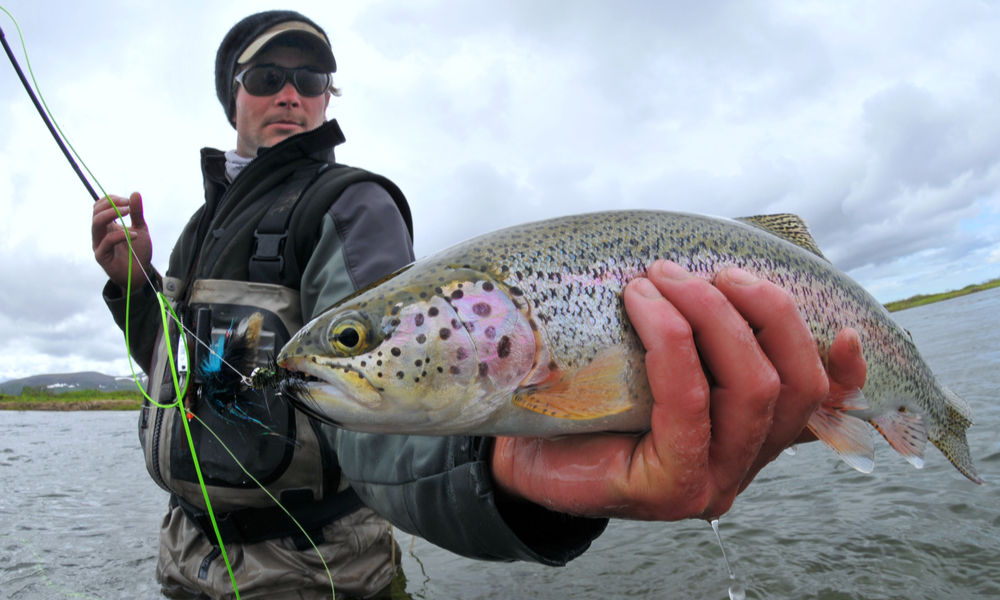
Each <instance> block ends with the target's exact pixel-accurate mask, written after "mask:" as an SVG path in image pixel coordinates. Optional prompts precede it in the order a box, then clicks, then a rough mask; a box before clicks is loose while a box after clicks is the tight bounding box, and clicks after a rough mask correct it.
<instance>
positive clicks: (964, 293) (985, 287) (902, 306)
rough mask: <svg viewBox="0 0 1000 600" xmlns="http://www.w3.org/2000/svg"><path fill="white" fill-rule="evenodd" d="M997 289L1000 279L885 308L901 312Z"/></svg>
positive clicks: (910, 299) (913, 298)
mask: <svg viewBox="0 0 1000 600" xmlns="http://www.w3.org/2000/svg"><path fill="white" fill-rule="evenodd" d="M995 287H1000V278H997V279H991V280H989V281H987V282H985V283H976V284H973V285H967V286H965V287H964V288H962V289H960V290H952V291H950V292H941V293H940V294H918V295H916V296H911V297H909V298H907V299H905V300H896V301H895V302H889V303H887V304H885V308H886V309H887V310H888V311H889V312H896V311H899V310H906V309H907V308H914V307H917V306H923V305H925V304H933V303H935V302H940V301H942V300H950V299H952V298H958V297H959V296H968V295H969V294H975V293H976V292H982V291H984V290H989V289H992V288H995Z"/></svg>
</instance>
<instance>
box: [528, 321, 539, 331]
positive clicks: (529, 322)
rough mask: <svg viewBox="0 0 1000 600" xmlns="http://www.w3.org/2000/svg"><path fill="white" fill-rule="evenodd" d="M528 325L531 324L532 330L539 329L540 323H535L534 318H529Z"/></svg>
mask: <svg viewBox="0 0 1000 600" xmlns="http://www.w3.org/2000/svg"><path fill="white" fill-rule="evenodd" d="M528 325H530V326H531V330H532V331H538V324H537V323H535V320H534V319H528Z"/></svg>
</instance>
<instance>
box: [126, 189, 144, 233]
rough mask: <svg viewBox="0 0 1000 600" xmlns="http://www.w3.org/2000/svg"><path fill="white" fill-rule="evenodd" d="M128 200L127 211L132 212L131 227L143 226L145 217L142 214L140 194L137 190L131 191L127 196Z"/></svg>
mask: <svg viewBox="0 0 1000 600" xmlns="http://www.w3.org/2000/svg"><path fill="white" fill-rule="evenodd" d="M128 200H129V212H130V213H131V214H132V227H135V228H137V229H143V228H145V227H146V218H145V217H144V216H143V214H142V196H141V195H140V194H139V192H132V195H131V196H129V199H128ZM123 214H124V213H123Z"/></svg>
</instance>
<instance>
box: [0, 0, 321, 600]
mask: <svg viewBox="0 0 1000 600" xmlns="http://www.w3.org/2000/svg"><path fill="white" fill-rule="evenodd" d="M0 10H2V11H3V12H4V13H6V14H7V16H8V17H10V20H11V21H12V22H13V23H14V27H15V28H16V29H17V35H18V38H19V40H20V42H21V50H22V51H23V52H24V60H25V64H26V65H27V67H28V73H29V74H30V76H31V82H32V84H33V85H34V88H35V91H36V92H37V94H38V97H39V99H40V100H41V102H42V106H44V107H45V112H46V113H47V114H48V117H49V119H51V121H52V123H53V125H54V126H55V128H56V130H57V131H58V132H59V135H61V136H62V138H63V140H64V141H65V142H66V145H67V146H69V148H70V150H71V151H72V153H73V156H74V157H76V160H77V161H79V162H80V164H81V165H83V168H84V170H86V172H87V174H88V175H89V176H90V178H91V179H92V180H93V181H94V183H95V184H96V185H97V188H98V189H99V190H100V191H101V194H102V197H103V198H105V199H107V200H108V201H109V203H110V204H111V208H112V209H114V211H115V214H117V215H118V220H119V221H120V222H121V226H122V228H123V230H124V231H125V243H126V244H127V245H128V249H129V254H128V282H127V284H126V289H125V349H126V352H127V355H128V359H129V360H128V363H129V369H131V371H132V379H133V380H134V381H135V384H136V387H137V388H139V391H140V392H142V395H143V396H144V397H145V398H146V400H147V401H149V403H150V404H153V405H155V406H157V407H159V408H161V409H164V410H168V409H171V408H176V409H177V410H179V411H181V413H182V415H183V417H186V418H181V422H182V423H183V424H184V434H185V435H186V437H187V441H188V447H189V449H190V451H191V458H192V462H193V463H194V468H195V473H196V474H197V476H198V484H199V485H200V486H201V491H202V497H203V498H204V500H205V506H206V509H207V512H208V516H209V518H210V520H211V522H212V529H213V530H214V532H215V538H216V541H217V542H218V544H219V549H220V551H221V554H222V558H223V560H225V563H226V570H227V571H228V573H229V580H230V582H231V583H232V584H233V591H234V592H235V594H236V598H237V600H239V598H240V591H239V589H238V587H237V585H236V576H235V575H234V574H233V567H232V564H230V561H229V555H228V552H226V548H225V545H224V544H223V542H222V535H221V534H220V533H219V526H218V523H217V522H216V519H215V512H214V511H213V510H212V501H211V499H210V498H209V496H208V487H207V486H206V485H205V480H204V478H203V476H202V473H201V466H200V464H199V462H198V455H197V453H196V452H195V445H194V438H193V437H192V435H191V429H190V425H189V424H188V421H189V420H190V419H192V418H197V417H196V416H195V415H194V414H193V413H191V412H188V411H187V410H186V409H185V408H184V407H183V405H182V401H183V398H184V397H185V396H186V394H187V389H188V385H189V383H190V377H185V378H183V384H182V383H181V376H180V375H179V372H178V368H177V364H176V362H175V358H174V356H175V353H174V350H173V348H172V345H171V343H170V328H169V325H170V319H171V318H172V319H173V320H174V322H176V323H177V325H178V326H179V327H180V329H181V330H182V332H186V331H187V329H186V328H185V327H184V324H183V323H182V322H181V319H180V318H179V317H178V316H177V313H176V312H175V311H174V308H173V306H172V305H171V304H170V301H169V300H167V299H166V297H165V296H164V295H163V294H162V292H159V291H157V292H156V299H157V301H158V302H159V305H160V317H161V320H162V322H163V331H164V338H165V341H166V346H167V348H166V349H167V357H168V359H169V363H170V375H171V379H172V383H173V386H174V393H175V397H176V399H175V400H174V402H172V403H170V404H160V403H158V402H157V401H155V400H153V399H152V398H151V397H150V396H149V394H147V393H146V390H145V389H143V387H142V384H141V383H140V381H139V376H138V375H137V374H136V372H135V366H134V364H133V362H132V359H131V356H132V351H131V348H130V347H129V341H128V340H129V337H128V334H129V314H130V313H131V296H132V259H133V257H136V258H137V259H138V257H137V255H136V253H135V250H134V249H133V248H132V240H131V235H130V232H129V229H128V226H127V225H126V224H125V217H124V216H123V215H122V213H121V211H120V210H118V207H117V206H115V203H114V202H111V199H110V197H109V196H108V194H107V192H105V191H104V188H103V187H102V186H101V184H100V182H99V181H98V180H97V177H95V176H94V174H93V173H92V172H91V171H90V169H89V168H88V167H87V164H86V163H85V162H84V161H83V159H82V158H81V157H80V155H79V154H78V153H77V151H76V148H74V147H73V145H72V144H71V143H70V142H69V138H67V136H66V135H65V134H64V133H63V131H62V129H61V128H60V127H59V124H58V123H57V122H56V120H55V118H54V117H53V116H52V111H51V110H49V107H48V104H46V103H45V97H44V96H43V95H42V92H41V88H39V86H38V82H37V81H36V80H35V74H34V71H33V70H32V68H31V60H30V59H29V58H28V48H27V46H26V45H25V42H24V35H23V34H22V33H21V27H20V26H19V25H18V23H17V20H16V19H15V18H14V15H12V14H11V13H10V11H8V10H7V9H6V8H4V7H3V6H0ZM139 270H140V271H141V272H142V274H143V277H145V279H146V282H147V283H149V284H150V285H151V286H152V281H151V280H150V277H149V274H148V273H146V271H145V269H143V267H142V265H141V264H140V265H139ZM180 338H181V341H182V343H183V347H184V354H185V357H186V359H187V364H188V365H189V367H188V368H191V367H190V365H191V352H190V349H189V347H188V342H187V336H186V335H181V336H180ZM198 341H199V342H200V340H198ZM208 348H209V351H210V352H212V353H213V354H215V351H214V349H212V348H211V347H210V346H209V347H208ZM219 358H220V359H221V358H222V357H219ZM223 362H225V361H223ZM225 364H226V366H228V367H229V368H231V369H233V370H234V371H235V370H236V369H235V368H234V367H232V365H229V364H228V363H225ZM237 372H238V371H237ZM240 375H241V376H243V375H242V373H240ZM244 380H245V381H246V377H244ZM198 420H199V422H201V424H202V425H203V426H204V427H205V429H206V430H207V431H209V432H210V433H211V434H212V435H213V436H214V437H215V438H216V440H218V441H219V443H220V444H222V440H221V439H219V436H218V435H216V433H215V432H214V431H212V430H211V429H210V428H209V427H208V426H207V425H205V423H204V421H201V419H198ZM222 447H223V448H224V449H225V450H226V452H228V453H229V455H230V456H232V458H233V460H234V461H236V464H237V465H239V467H240V469H242V470H243V472H244V473H246V474H247V475H248V476H250V478H251V479H253V481H254V483H256V484H257V485H258V486H259V487H260V488H261V489H262V490H264V492H265V493H266V494H267V495H268V496H269V497H270V498H271V499H272V500H274V503H275V504H276V505H277V506H278V507H280V508H281V510H283V511H284V512H285V513H286V514H288V516H289V517H290V518H291V519H292V521H293V522H294V523H295V524H296V526H298V528H299V529H300V530H302V533H303V534H305V536H306V538H307V539H309V543H310V544H312V546H313V549H314V550H315V551H316V554H317V555H319V558H320V561H321V562H322V563H323V567H324V568H325V569H326V574H327V577H328V578H329V580H330V589H331V592H334V594H335V590H334V586H333V576H332V575H331V574H330V569H329V567H328V566H327V565H326V561H325V560H324V559H323V555H322V554H321V553H320V551H319V548H317V547H316V544H315V543H314V542H313V541H312V536H310V535H308V533H307V532H306V531H305V529H304V528H303V527H302V525H300V524H299V522H298V521H297V520H296V519H295V517H293V516H292V514H291V513H290V512H289V511H288V510H287V509H286V508H285V507H284V506H282V505H281V503H280V502H278V500H277V499H276V498H275V497H274V495H272V494H271V493H270V492H269V491H268V490H267V489H265V488H264V486H263V485H261V483H260V482H259V481H257V479H255V478H254V477H253V476H251V475H250V473H249V472H247V469H246V468H245V467H244V466H243V464H242V463H240V462H239V460H237V459H236V457H235V456H234V455H233V453H232V452H231V451H230V450H229V448H227V447H226V446H225V444H222Z"/></svg>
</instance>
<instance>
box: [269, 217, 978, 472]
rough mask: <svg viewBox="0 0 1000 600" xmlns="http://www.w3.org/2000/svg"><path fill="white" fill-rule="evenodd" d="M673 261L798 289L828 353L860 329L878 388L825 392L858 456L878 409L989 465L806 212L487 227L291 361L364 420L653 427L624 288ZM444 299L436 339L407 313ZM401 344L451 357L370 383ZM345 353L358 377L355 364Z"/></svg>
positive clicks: (384, 287)
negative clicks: (353, 332)
mask: <svg viewBox="0 0 1000 600" xmlns="http://www.w3.org/2000/svg"><path fill="white" fill-rule="evenodd" d="M657 259H668V260H672V261H674V262H676V263H678V264H680V265H681V266H683V267H685V268H686V269H687V270H689V271H690V272H691V273H693V274H694V275H697V276H699V277H702V278H705V279H708V280H712V279H714V277H715V275H716V274H718V273H719V272H720V271H721V270H722V269H724V268H726V267H730V266H737V267H740V268H742V269H744V270H745V271H747V272H749V273H751V274H753V275H755V276H757V277H759V278H762V279H767V280H769V281H771V282H773V283H775V284H776V285H778V286H780V287H782V288H784V289H785V290H787V291H788V292H789V293H790V295H791V296H792V298H794V300H795V302H796V305H797V306H798V309H799V311H800V312H801V314H802V316H803V317H804V318H805V320H806V322H807V323H808V325H809V327H810V331H811V332H812V334H813V336H814V338H815V340H816V347H817V349H818V351H819V354H820V356H821V358H822V359H823V360H824V363H825V361H826V358H827V353H828V351H829V348H830V345H831V343H832V342H833V339H834V337H835V336H836V334H837V333H838V332H839V331H840V330H842V329H844V328H845V327H851V328H854V329H855V330H857V332H858V334H859V336H860V338H861V342H862V348H863V353H864V356H865V360H866V361H867V365H868V377H867V381H866V384H865V386H864V388H863V389H862V390H861V391H860V392H859V393H857V394H856V395H855V396H854V397H852V398H851V399H849V400H843V399H841V400H838V402H841V404H840V405H835V404H830V405H827V404H824V408H821V410H820V411H818V413H817V416H815V417H814V420H812V421H810V427H813V428H814V431H817V434H818V435H819V437H820V438H821V439H823V440H824V441H825V442H827V444H828V445H830V446H831V447H833V448H834V449H835V450H836V451H837V452H838V453H839V454H840V455H841V456H842V457H843V458H845V460H847V461H848V462H849V463H850V464H852V465H853V466H855V467H857V468H860V469H862V470H867V469H869V468H870V467H869V464H870V463H872V461H873V457H872V456H869V455H871V454H872V453H873V452H874V449H873V446H872V445H871V441H870V437H871V432H870V428H868V427H867V425H865V423H871V424H872V425H875V426H876V428H877V429H878V430H879V431H880V432H881V433H883V435H885V437H886V438H887V439H888V440H889V441H890V443H891V444H892V445H893V447H894V448H896V450H897V451H899V452H900V453H901V454H903V455H904V456H905V457H907V459H908V460H910V461H911V462H913V463H914V464H918V465H919V464H922V460H923V440H924V439H929V440H931V441H932V442H933V443H934V444H935V445H936V446H937V447H938V448H939V449H941V450H942V452H943V453H944V454H945V455H946V456H947V457H948V459H949V460H950V461H951V462H952V463H953V464H954V465H955V466H956V467H957V468H958V469H959V470H960V471H961V472H962V473H963V474H965V475H966V476H967V477H969V478H970V479H972V480H973V481H980V480H979V478H978V475H977V474H976V471H975V468H974V467H973V466H972V461H971V458H970V457H969V452H968V446H967V443H966V440H965V429H966V428H967V427H968V426H969V425H970V424H971V415H970V411H969V409H968V405H967V404H966V403H965V401H964V400H962V399H961V398H959V397H958V396H956V395H955V394H953V393H952V392H951V391H950V390H948V389H947V388H945V387H944V386H942V385H941V384H940V383H938V382H937V380H936V378H935V377H934V375H933V373H931V371H930V369H929V368H928V366H927V365H926V364H925V363H924V361H923V360H922V359H921V358H920V354H919V352H918V351H917V348H916V346H915V345H914V344H913V342H912V341H911V340H910V338H909V336H908V334H907V333H906V332H905V331H904V330H903V329H902V328H900V327H899V326H898V325H897V324H896V323H895V321H893V320H892V318H891V316H890V315H889V313H888V312H887V311H886V310H885V309H884V308H883V307H882V306H881V304H879V303H878V302H877V301H876V300H875V299H874V298H872V296H871V295H870V294H868V293H867V292H866V291H865V290H864V289H863V288H862V287H861V286H859V285H858V284H857V283H855V282H854V281H853V280H851V279H850V278H849V277H847V276H846V275H844V274H843V273H841V272H840V271H838V270H836V269H835V268H834V267H833V266H832V265H831V264H830V263H829V261H827V260H826V259H825V258H824V257H823V256H822V253H821V252H820V251H819V249H818V247H817V246H816V245H815V242H814V241H813V240H812V238H811V236H809V234H808V229H807V227H806V226H805V224H804V223H803V222H802V221H801V219H798V218H797V217H794V216H793V215H772V216H763V217H750V218H747V219H739V220H731V219H719V218H713V217H705V216H701V215H693V214H685V213H671V212H659V211H614V212H603V213H591V214H585V215H576V216H569V217H562V218H558V219H551V220H548V221H540V222H536V223H529V224H525V225H520V226H516V227H511V228H508V229H504V230H500V231H496V232H493V233H488V234H485V235H483V236H479V237H477V238H473V239H472V240H469V241H467V242H463V243H461V244H458V245H456V246H453V247H451V248H448V249H445V250H443V251H441V252H439V253H437V254H434V255H432V256H429V257H427V258H425V259H422V260H420V261H418V262H416V263H414V264H412V265H410V266H408V267H406V268H404V269H402V270H400V271H399V272H397V273H396V274H394V275H392V276H390V277H389V278H387V279H386V280H383V281H382V282H379V283H378V284H375V285H374V286H373V287H371V288H369V289H367V290H364V291H361V292H359V293H358V294H355V295H354V296H352V297H350V298H348V299H345V300H344V301H343V302H341V303H340V304H339V305H337V306H335V307H334V308H332V309H330V310H329V311H327V312H325V313H324V314H322V315H320V316H319V317H317V318H316V319H315V320H314V321H313V322H311V323H310V324H309V325H307V326H306V327H305V328H304V329H303V330H302V331H301V332H300V333H299V334H297V335H296V336H295V337H294V338H293V339H292V340H291V341H290V342H289V343H288V345H287V346H286V347H285V349H283V351H282V354H281V356H280V357H279V363H281V364H282V365H283V366H285V367H286V368H289V369H291V370H299V371H302V372H305V373H307V374H309V375H312V376H314V377H316V378H318V379H319V380H321V382H318V383H316V384H309V385H307V386H306V389H307V390H308V393H305V394H303V395H302V397H300V398H299V399H298V402H299V403H300V404H301V405H302V406H303V407H305V408H306V409H307V410H309V411H310V412H312V413H314V414H316V415H317V416H319V417H320V418H325V419H327V420H329V421H331V422H336V423H337V424H340V425H342V426H345V427H349V428H357V429H361V430H367V431H384V432H394V433H411V434H429V435H440V434H459V433H461V434H471V433H475V434H489V435H499V434H504V435H548V436H551V435H563V434H566V433H578V432H588V431H641V430H644V429H645V428H648V424H649V415H650V412H651V407H652V395H651V392H650V389H649V384H648V381H647V378H646V373H645V363H644V355H645V351H644V349H643V347H642V344H641V342H640V340H639V338H638V335H637V334H636V332H635V330H634V329H633V328H632V326H631V324H630V322H629V319H628V316H627V314H626V313H625V309H624V303H623V301H622V292H623V290H624V287H625V286H626V285H627V283H628V282H629V281H631V280H632V279H634V278H636V277H640V276H643V275H644V274H645V272H646V269H647V267H648V266H649V265H650V264H652V263H653V262H654V261H655V260H657ZM465 293H475V294H476V295H477V296H476V298H477V300H476V301H477V302H480V303H484V305H488V306H489V307H490V311H506V312H504V314H505V315H507V321H508V322H509V328H510V330H509V332H508V333H507V334H506V335H507V336H508V340H509V342H510V344H512V347H513V348H514V350H515V355H513V356H514V358H508V357H506V356H504V357H501V356H498V354H497V352H496V346H495V344H496V342H495V341H493V340H487V339H486V338H485V337H483V335H482V334H481V330H482V327H484V326H485V322H486V321H485V319H487V318H493V319H495V318H496V315H495V314H493V313H490V314H491V315H492V316H490V317H484V316H481V315H479V314H477V313H476V311H474V310H472V309H471V308H470V306H466V305H463V302H465V303H467V302H468V299H465V300H463V299H462V298H463V296H464V294H465ZM432 303H437V305H439V309H440V310H448V311H451V315H452V316H451V317H450V318H451V319H454V320H455V323H456V324H461V327H454V328H453V331H454V332H455V333H454V334H453V335H450V337H449V338H448V339H441V338H440V336H436V337H435V336H429V338H428V341H427V342H426V346H424V345H421V344H417V343H416V342H415V341H414V340H411V339H408V338H406V339H404V338H402V337H400V336H402V333H401V331H400V330H399V329H398V328H399V327H400V324H399V317H397V316H396V315H399V314H403V313H407V311H409V312H410V313H414V314H415V313H417V312H421V313H426V312H427V310H428V307H429V306H430V305H431V304H432ZM407 314H409V313H407ZM345 323H346V324H347V325H349V326H350V327H356V328H358V329H359V330H362V331H363V332H364V333H365V342H364V344H358V347H351V348H345V347H334V346H336V343H332V342H330V334H329V332H330V331H332V328H336V327H344V326H345V325H344V324H345ZM477 327H478V328H480V329H478V330H477ZM477 331H479V332H477ZM352 339H353V338H352ZM331 344H333V345H331ZM459 346H461V347H463V348H466V349H467V350H466V352H469V351H473V350H468V349H474V351H475V352H476V353H477V358H476V361H478V364H477V366H476V367H475V368H474V369H472V368H471V366H470V365H466V364H464V363H463V364H462V365H458V364H457V362H456V359H455V358H454V357H455V354H454V353H455V350H454V348H455V347H459ZM390 347H392V348H394V351H398V352H400V353H402V354H403V355H404V358H408V359H411V361H412V359H413V358H419V357H418V356H417V355H416V354H414V353H420V352H425V351H427V350H429V349H431V348H434V350H433V352H434V353H436V354H435V356H437V360H439V361H443V362H444V363H448V364H440V363H439V364H438V365H437V366H438V367H439V369H440V371H438V370H434V371H432V372H431V373H430V375H429V376H424V377H421V378H419V381H413V377H410V378H401V379H400V384H399V385H397V386H395V387H392V388H391V389H390V388H387V387H386V386H384V385H381V384H379V385H374V384H373V387H375V388H376V391H372V390H370V389H368V388H367V387H365V386H366V385H367V383H366V382H368V381H369V380H374V379H375V378H374V377H373V376H371V375H370V374H368V373H367V371H366V369H367V367H360V366H359V363H358V362H357V360H358V357H360V356H371V355H373V353H374V352H379V351H381V352H383V353H385V352H387V351H388V350H387V349H388V348H390ZM479 354H481V355H482V356H481V357H480V356H479ZM529 354H530V355H531V356H532V357H533V358H532V359H531V360H530V361H529V360H528V359H527V356H528V355H529ZM480 359H481V360H480ZM464 360H466V362H468V361H469V360H471V359H469V358H468V357H465V359H464ZM449 361H450V362H449ZM402 362H406V361H402ZM452 363H455V364H452ZM345 367H347V371H349V372H350V375H349V376H342V375H344V370H345ZM453 370H457V371H458V373H457V374H456V373H451V371H453ZM471 371H475V373H473V372H471ZM500 372H502V373H503V376H502V377H498V376H497V373H500ZM404 383H405V385H404ZM359 399H360V400H359ZM361 400H363V401H361ZM831 402H832V401H831ZM823 419H827V420H826V422H825V423H824V421H823ZM859 424H861V425H859ZM859 426H863V429H860V430H859V429H858V428H859ZM862 431H868V433H867V435H868V437H869V440H868V441H864V440H863V439H861V438H863V437H864V435H863V433H862ZM859 439H860V440H861V443H860V446H859V445H858V444H859V442H858V441H857V440H859ZM852 440H853V441H852Z"/></svg>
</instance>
